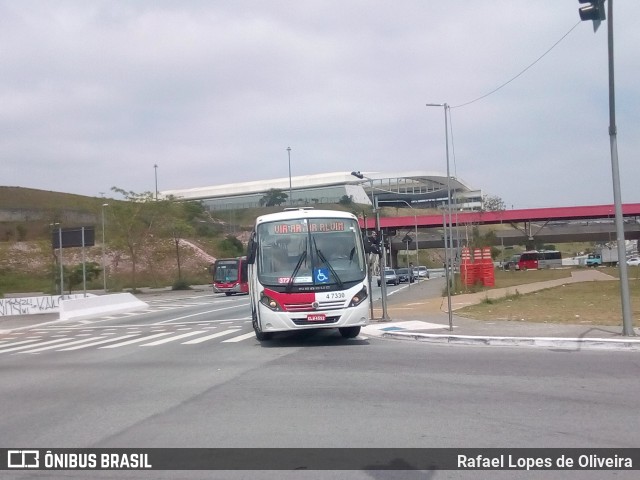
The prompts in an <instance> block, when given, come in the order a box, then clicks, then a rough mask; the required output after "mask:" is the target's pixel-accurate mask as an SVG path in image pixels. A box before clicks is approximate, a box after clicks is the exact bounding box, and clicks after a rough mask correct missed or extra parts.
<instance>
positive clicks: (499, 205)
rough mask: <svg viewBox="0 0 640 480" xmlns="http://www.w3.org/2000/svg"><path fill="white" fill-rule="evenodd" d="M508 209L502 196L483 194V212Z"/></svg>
mask: <svg viewBox="0 0 640 480" xmlns="http://www.w3.org/2000/svg"><path fill="white" fill-rule="evenodd" d="M503 210H506V205H505V203H504V201H503V200H502V198H500V197H498V196H497V195H483V196H482V211H483V212H502V211H503Z"/></svg>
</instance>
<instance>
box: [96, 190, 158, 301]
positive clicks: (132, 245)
mask: <svg viewBox="0 0 640 480" xmlns="http://www.w3.org/2000/svg"><path fill="white" fill-rule="evenodd" d="M111 190H112V191H114V192H116V193H119V194H120V195H122V196H123V197H124V199H125V201H123V202H116V203H114V204H113V205H112V206H111V207H110V208H109V209H108V214H109V238H110V243H111V244H113V247H114V248H115V249H122V250H125V251H126V252H127V253H128V254H129V257H130V259H131V269H132V271H131V286H132V288H133V290H134V291H135V290H136V289H137V287H138V285H137V265H138V260H139V257H140V255H141V253H142V252H143V251H144V249H145V248H146V247H147V244H148V243H149V242H150V241H151V239H152V238H153V228H154V227H155V223H156V220H157V218H158V216H159V213H160V209H159V208H158V206H159V204H162V205H164V204H165V203H164V202H166V201H163V202H156V201H154V198H153V193H152V192H144V193H136V192H132V191H126V190H123V189H121V188H118V187H112V188H111Z"/></svg>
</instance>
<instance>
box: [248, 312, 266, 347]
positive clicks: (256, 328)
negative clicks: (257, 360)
mask: <svg viewBox="0 0 640 480" xmlns="http://www.w3.org/2000/svg"><path fill="white" fill-rule="evenodd" d="M251 317H252V318H251V323H252V324H253V331H254V332H255V334H256V339H257V340H258V341H259V342H264V341H265V340H269V339H271V333H267V332H263V331H262V329H261V328H260V325H259V324H258V315H257V314H256V312H255V311H252V312H251Z"/></svg>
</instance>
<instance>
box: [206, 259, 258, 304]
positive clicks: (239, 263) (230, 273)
mask: <svg viewBox="0 0 640 480" xmlns="http://www.w3.org/2000/svg"><path fill="white" fill-rule="evenodd" d="M211 275H212V276H213V282H212V283H213V291H214V292H216V293H224V294H226V295H227V296H229V295H233V294H234V293H249V283H248V281H247V257H237V258H219V259H218V260H216V261H215V263H214V264H213V265H212V266H211Z"/></svg>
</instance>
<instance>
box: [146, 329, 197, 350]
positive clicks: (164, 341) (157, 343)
mask: <svg viewBox="0 0 640 480" xmlns="http://www.w3.org/2000/svg"><path fill="white" fill-rule="evenodd" d="M199 333H205V332H204V331H203V330H197V331H195V332H187V333H183V334H181V335H176V336H174V337H169V338H163V339H162V340H156V341H155V342H151V343H145V344H142V345H140V346H141V347H153V346H155V345H162V344H163V343H169V342H173V341H174V340H180V339H181V338H186V337H193V336H194V335H198V334H199Z"/></svg>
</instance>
